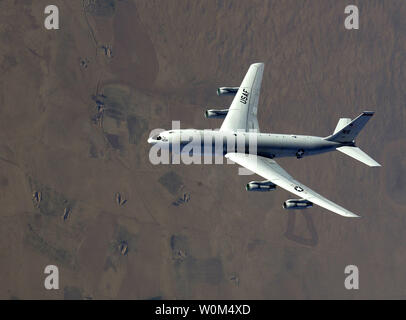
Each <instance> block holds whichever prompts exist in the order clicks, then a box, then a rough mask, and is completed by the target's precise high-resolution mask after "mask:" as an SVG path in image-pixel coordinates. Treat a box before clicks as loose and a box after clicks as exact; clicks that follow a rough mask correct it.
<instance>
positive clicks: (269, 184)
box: [245, 180, 276, 192]
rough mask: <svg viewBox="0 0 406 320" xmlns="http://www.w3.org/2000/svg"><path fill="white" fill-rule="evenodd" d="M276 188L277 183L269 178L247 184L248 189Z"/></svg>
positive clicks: (264, 189) (268, 189)
mask: <svg viewBox="0 0 406 320" xmlns="http://www.w3.org/2000/svg"><path fill="white" fill-rule="evenodd" d="M275 189H276V184H273V183H272V182H271V181H269V180H265V181H251V182H249V183H247V185H246V186H245V190H247V191H261V192H263V191H271V190H275Z"/></svg>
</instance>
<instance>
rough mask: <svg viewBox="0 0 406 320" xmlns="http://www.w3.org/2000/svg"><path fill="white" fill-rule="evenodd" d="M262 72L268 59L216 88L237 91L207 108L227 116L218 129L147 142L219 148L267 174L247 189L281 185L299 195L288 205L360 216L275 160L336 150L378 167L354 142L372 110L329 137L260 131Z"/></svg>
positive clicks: (342, 123) (185, 148)
mask: <svg viewBox="0 0 406 320" xmlns="http://www.w3.org/2000/svg"><path fill="white" fill-rule="evenodd" d="M263 72H264V64H263V63H254V64H252V65H251V66H250V67H249V69H248V72H247V74H246V75H245V77H244V80H243V81H242V83H241V86H240V87H221V88H218V90H217V94H218V95H234V99H233V102H232V103H231V106H230V108H229V109H222V110H215V109H211V110H207V111H206V112H205V116H206V117H207V118H224V121H223V123H222V125H221V127H220V129H219V130H195V129H177V130H168V131H163V132H161V133H159V134H156V135H153V136H151V137H150V138H149V139H148V143H150V144H154V145H156V144H158V145H159V146H160V147H162V148H168V149H169V150H171V151H174V150H175V148H174V146H175V145H176V144H177V145H178V149H176V150H178V151H179V152H180V153H182V152H187V153H190V152H191V151H192V152H195V153H196V152H199V151H198V150H200V153H201V154H206V153H207V152H209V153H212V154H218V153H220V154H221V155H222V156H225V157H226V158H228V159H230V160H232V161H233V162H235V163H237V164H239V165H241V166H242V167H244V168H246V169H248V170H250V171H252V172H254V173H256V174H258V175H260V176H261V177H263V178H265V179H266V180H265V181H251V182H249V183H248V184H247V185H246V190H247V191H270V190H274V189H275V188H276V186H279V187H281V188H283V189H285V190H287V191H289V192H291V193H293V194H295V195H296V196H298V197H300V198H299V199H288V200H286V201H285V202H284V203H283V208H284V209H288V210H290V209H306V208H309V207H312V206H313V204H317V205H319V206H321V207H323V208H325V209H327V210H330V211H332V212H335V213H337V214H339V215H342V216H345V217H358V215H356V214H355V213H353V212H351V211H349V210H347V209H345V208H343V207H341V206H339V205H338V204H336V203H334V202H332V201H330V200H328V199H326V198H324V197H323V196H321V195H320V194H318V193H316V192H315V191H313V190H312V189H310V188H309V187H307V186H305V185H303V184H302V183H300V182H298V181H297V180H295V179H294V178H293V177H292V176H290V175H289V174H288V173H287V172H286V171H285V170H284V169H283V168H282V167H281V166H279V165H278V163H277V162H276V161H275V160H274V159H275V158H280V157H296V158H298V159H301V158H303V157H307V156H313V155H317V154H320V153H325V152H329V151H335V150H337V151H340V152H342V153H344V154H346V155H348V156H350V157H352V158H354V159H356V160H358V161H360V162H362V163H364V164H366V165H368V166H370V167H378V166H380V164H379V163H377V162H376V161H375V160H373V159H372V158H371V157H370V156H368V155H367V154H366V153H365V152H363V151H362V150H361V149H360V148H358V147H357V146H356V144H355V138H356V137H357V135H358V134H359V133H360V131H361V130H362V128H363V127H364V126H365V124H366V123H367V122H368V120H369V119H370V118H371V117H372V115H373V114H374V112H372V111H364V112H362V113H361V114H360V115H359V116H358V117H356V118H355V119H353V120H351V119H349V118H341V119H340V120H339V121H338V123H337V126H336V128H335V130H334V132H333V134H331V135H329V136H327V137H316V136H305V135H296V134H295V135H293V134H274V133H261V132H260V131H259V125H258V119H257V110H258V100H259V93H260V88H261V83H262V76H263ZM218 141H220V142H221V147H220V148H218V147H216V146H215V142H218ZM238 141H240V142H241V141H242V147H241V143H240V144H239V145H238V143H237V142H238ZM250 141H255V146H256V147H255V148H250ZM203 142H204V143H203ZM203 145H205V146H203ZM207 145H209V147H207ZM252 149H254V150H253V151H252Z"/></svg>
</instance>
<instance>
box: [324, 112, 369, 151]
mask: <svg viewBox="0 0 406 320" xmlns="http://www.w3.org/2000/svg"><path fill="white" fill-rule="evenodd" d="M373 115H374V112H373V111H364V112H362V113H361V114H360V115H359V116H358V117H356V118H355V119H354V120H352V121H351V120H350V119H349V118H341V119H340V120H339V121H338V123H337V126H336V129H335V130H334V133H333V134H332V135H330V136H328V137H326V138H325V139H326V140H328V141H334V142H341V143H350V142H353V141H354V139H355V138H356V136H357V135H358V134H359V133H360V132H361V130H362V128H364V126H365V125H366V123H367V122H368V120H369V119H371V117H372V116H373Z"/></svg>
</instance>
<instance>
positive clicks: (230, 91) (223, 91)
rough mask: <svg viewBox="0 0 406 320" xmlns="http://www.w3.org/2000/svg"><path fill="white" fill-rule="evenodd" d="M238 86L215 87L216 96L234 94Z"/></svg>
mask: <svg viewBox="0 0 406 320" xmlns="http://www.w3.org/2000/svg"><path fill="white" fill-rule="evenodd" d="M238 89H239V87H221V88H218V89H217V95H218V96H235V95H236V94H237V91H238Z"/></svg>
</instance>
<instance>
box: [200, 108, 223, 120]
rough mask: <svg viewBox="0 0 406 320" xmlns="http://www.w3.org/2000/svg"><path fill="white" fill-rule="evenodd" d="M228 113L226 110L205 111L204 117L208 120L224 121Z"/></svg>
mask: <svg viewBox="0 0 406 320" xmlns="http://www.w3.org/2000/svg"><path fill="white" fill-rule="evenodd" d="M227 113H228V109H222V110H216V109H210V110H206V112H205V113H204V116H205V117H206V118H208V119H224V118H225V117H226V115H227Z"/></svg>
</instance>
